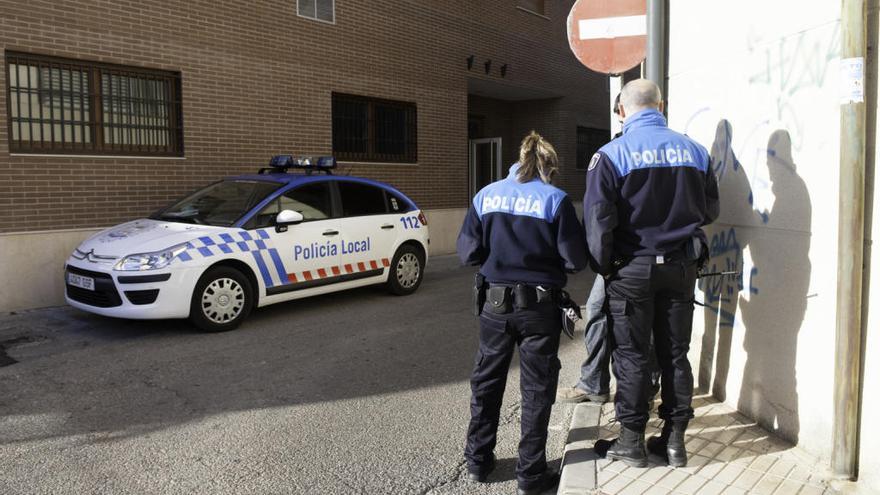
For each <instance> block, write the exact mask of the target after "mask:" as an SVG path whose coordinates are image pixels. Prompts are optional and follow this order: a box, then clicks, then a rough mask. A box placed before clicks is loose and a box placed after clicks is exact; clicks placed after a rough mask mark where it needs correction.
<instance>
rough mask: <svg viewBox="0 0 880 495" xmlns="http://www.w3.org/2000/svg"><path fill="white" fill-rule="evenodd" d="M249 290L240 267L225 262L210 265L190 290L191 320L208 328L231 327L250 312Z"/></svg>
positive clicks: (212, 329) (251, 298) (250, 294)
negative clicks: (224, 264) (215, 265)
mask: <svg viewBox="0 0 880 495" xmlns="http://www.w3.org/2000/svg"><path fill="white" fill-rule="evenodd" d="M252 294H253V292H252V287H251V284H250V281H248V278H247V277H246V276H244V274H242V273H241V272H240V271H238V270H236V269H234V268H230V267H225V266H220V267H216V268H211V269H210V270H208V271H207V272H205V274H204V275H202V278H200V279H199V282H198V283H197V284H196V288H195V290H194V291H193V296H192V304H191V306H190V316H189V317H190V320H191V321H192V323H193V324H194V325H195V326H197V327H198V328H200V329H202V330H205V331H207V332H223V331H226V330H232V329H234V328H236V327H238V325H239V324H241V322H242V320H244V319H245V318H246V317H247V315H248V314H249V313H250V311H251V307H252V306H253V295H252Z"/></svg>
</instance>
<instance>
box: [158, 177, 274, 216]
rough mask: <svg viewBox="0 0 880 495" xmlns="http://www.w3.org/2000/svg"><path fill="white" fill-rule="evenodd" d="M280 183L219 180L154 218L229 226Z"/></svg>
mask: <svg viewBox="0 0 880 495" xmlns="http://www.w3.org/2000/svg"><path fill="white" fill-rule="evenodd" d="M281 186H282V184H277V183H273V182H259V181H222V182H216V183H214V184H211V185H210V186H208V187H206V188H204V189H200V190H198V191H196V192H194V193H193V194H191V195H189V196H187V197H186V198H184V199H183V200H181V201H180V202H178V203H176V204H174V205H172V206H171V207H169V208H166V209H164V210H162V211H160V212H159V213H157V214H156V215H153V216H152V217H151V218H153V219H155V220H165V221H171V222H184V223H194V224H199V225H214V226H220V227H228V226H231V225H232V224H234V223H235V222H236V221H237V220H238V219H239V218H241V217H242V216H243V215H244V214H246V213H247V212H249V211H250V210H251V209H252V208H253V207H254V206H256V205H257V203H259V202H260V201H262V200H264V199H266V197H267V196H269V195H270V194H272V193H273V192H274V191H276V190H277V189H278V188H279V187H281Z"/></svg>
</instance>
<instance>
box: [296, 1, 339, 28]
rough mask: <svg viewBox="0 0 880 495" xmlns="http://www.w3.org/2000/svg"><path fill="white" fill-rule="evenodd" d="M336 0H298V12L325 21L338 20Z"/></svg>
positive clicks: (303, 15) (302, 15)
mask: <svg viewBox="0 0 880 495" xmlns="http://www.w3.org/2000/svg"><path fill="white" fill-rule="evenodd" d="M335 3H336V2H335V1H334V0H297V5H296V12H297V14H299V15H300V16H301V17H308V18H309V19H315V20H318V21H324V22H330V23H333V22H336V14H335Z"/></svg>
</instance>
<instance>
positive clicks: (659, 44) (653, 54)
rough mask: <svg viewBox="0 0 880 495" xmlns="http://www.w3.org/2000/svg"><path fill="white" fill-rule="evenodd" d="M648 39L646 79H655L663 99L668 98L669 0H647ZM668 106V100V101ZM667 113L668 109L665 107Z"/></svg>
mask: <svg viewBox="0 0 880 495" xmlns="http://www.w3.org/2000/svg"><path fill="white" fill-rule="evenodd" d="M647 2H648V5H647V13H648V15H647V22H648V40H647V46H646V47H645V48H646V55H647V57H646V58H645V79H650V80H652V81H654V82H655V83H656V84H657V86H659V87H660V95H661V98H662V99H663V101H666V100H667V97H668V93H667V88H666V79H667V74H666V66H667V58H668V55H669V50H668V48H667V43H666V41H667V29H668V26H669V24H668V22H667V19H668V3H667V2H668V0H647ZM667 106H668V102H667ZM664 113H666V109H664Z"/></svg>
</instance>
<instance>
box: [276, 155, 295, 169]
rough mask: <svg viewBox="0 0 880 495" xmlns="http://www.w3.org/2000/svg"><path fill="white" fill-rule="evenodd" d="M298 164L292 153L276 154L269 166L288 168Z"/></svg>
mask: <svg viewBox="0 0 880 495" xmlns="http://www.w3.org/2000/svg"><path fill="white" fill-rule="evenodd" d="M295 164H296V162H295V161H294V159H293V156H292V155H275V156H273V157H272V159H271V160H269V166H271V167H280V168H288V167H292V166H294V165H295Z"/></svg>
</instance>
